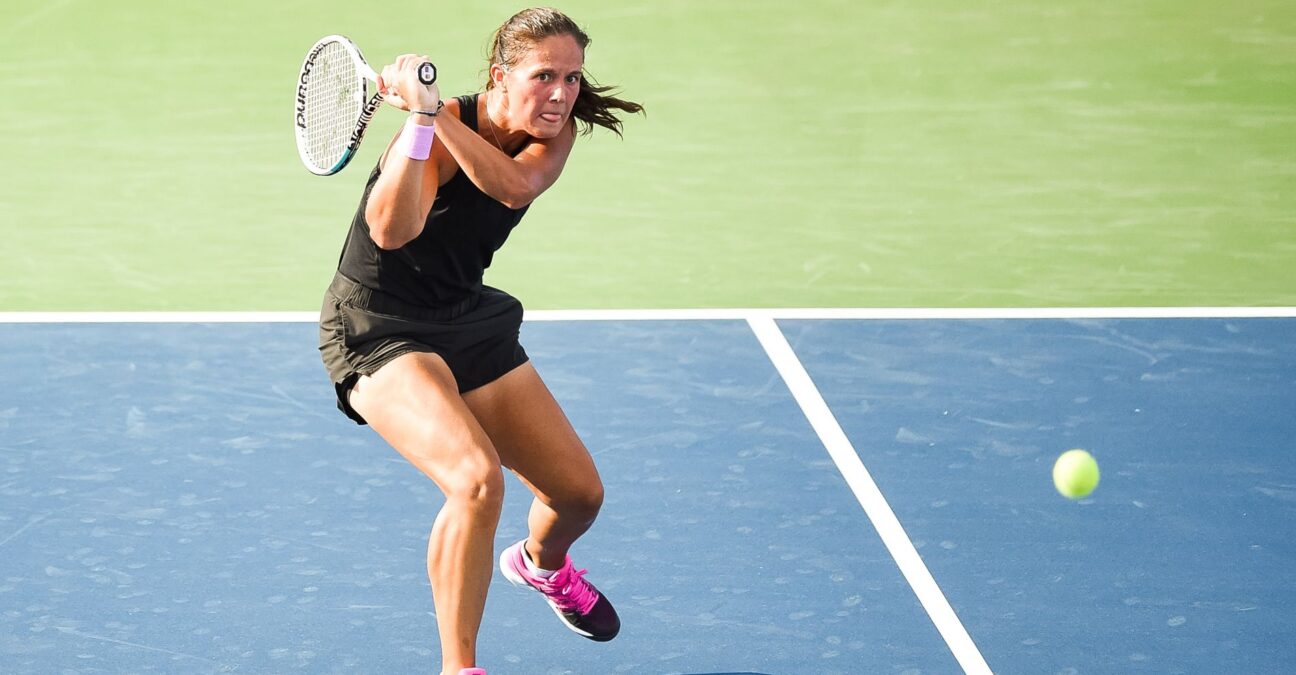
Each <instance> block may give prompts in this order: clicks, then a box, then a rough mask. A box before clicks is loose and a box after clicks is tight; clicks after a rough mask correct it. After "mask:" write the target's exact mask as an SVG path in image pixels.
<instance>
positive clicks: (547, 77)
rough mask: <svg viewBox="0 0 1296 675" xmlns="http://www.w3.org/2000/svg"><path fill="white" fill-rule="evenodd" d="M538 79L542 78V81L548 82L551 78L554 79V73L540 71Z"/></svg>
mask: <svg viewBox="0 0 1296 675" xmlns="http://www.w3.org/2000/svg"><path fill="white" fill-rule="evenodd" d="M536 79H538V80H540V81H541V82H548V81H549V80H551V79H553V75H550V74H549V73H540V74H539V75H537V76H536Z"/></svg>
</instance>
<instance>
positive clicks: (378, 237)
mask: <svg viewBox="0 0 1296 675" xmlns="http://www.w3.org/2000/svg"><path fill="white" fill-rule="evenodd" d="M365 222H366V223H367V224H368V225H369V238H370V239H372V240H373V243H374V245H375V246H377V247H378V248H380V249H382V250H384V251H395V250H396V249H398V248H400V247H402V246H404V245H405V244H408V243H409V242H410V240H412V239H413V237H410V236H405V234H406V233H405V232H404V228H400V227H397V226H396V225H395V223H394V222H393V218H392V217H391V214H389V213H382V212H381V211H379V210H366V211H365Z"/></svg>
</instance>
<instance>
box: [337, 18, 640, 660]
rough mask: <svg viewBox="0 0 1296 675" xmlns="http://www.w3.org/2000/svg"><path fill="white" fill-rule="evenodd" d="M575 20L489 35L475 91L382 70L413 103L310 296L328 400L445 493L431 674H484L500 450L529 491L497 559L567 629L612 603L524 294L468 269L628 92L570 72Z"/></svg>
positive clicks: (579, 39)
mask: <svg viewBox="0 0 1296 675" xmlns="http://www.w3.org/2000/svg"><path fill="white" fill-rule="evenodd" d="M588 44H589V37H588V36H587V35H586V34H585V33H584V31H582V30H581V28H580V27H579V26H578V25H577V24H576V23H575V22H573V21H572V20H571V19H570V18H568V17H567V16H565V15H563V14H562V13H560V12H558V11H556V10H553V9H528V10H525V11H523V12H520V13H518V14H517V15H515V16H513V17H512V18H510V19H509V20H508V21H506V22H505V23H504V25H502V26H501V27H500V28H499V30H498V31H496V33H495V36H494V41H493V43H492V46H491V49H490V58H489V81H488V82H487V83H486V90H485V92H483V93H480V94H472V95H467V96H460V97H458V98H456V99H453V100H449V101H446V102H445V103H444V106H443V105H442V102H441V100H440V93H439V91H438V90H437V87H436V86H435V85H431V86H425V85H423V84H422V83H420V82H419V80H418V77H417V74H416V69H417V67H418V65H419V64H420V63H422V62H423V61H426V60H428V59H427V57H425V56H420V55H414V54H408V55H405V56H401V57H399V58H397V59H396V61H395V62H394V63H392V64H391V65H388V66H386V67H385V68H383V69H382V72H381V74H380V77H379V88H380V89H381V90H382V91H384V93H386V94H387V99H386V100H387V101H388V102H389V103H392V104H393V105H395V106H396V107H397V108H400V109H401V110H405V111H408V112H410V116H409V119H408V120H407V122H406V124H405V126H404V128H403V130H402V131H401V132H400V133H399V135H398V136H397V137H396V138H395V139H394V140H393V142H392V143H391V145H389V146H388V149H387V151H386V152H385V153H384V154H383V157H382V158H381V159H380V160H379V162H378V165H377V166H376V167H375V168H374V170H373V172H372V174H371V175H370V176H369V181H368V183H367V185H366V187H365V191H364V196H363V197H362V198H361V200H360V205H359V208H358V209H356V213H355V216H354V218H353V220H352V223H351V229H350V232H349V233H348V235H347V240H346V244H345V246H344V248H343V251H342V256H341V260H340V262H339V264H338V273H337V275H336V277H335V278H334V280H333V282H332V284H331V285H330V286H329V289H328V293H327V294H326V295H325V298H324V306H323V308H322V311H321V315H320V351H321V352H322V355H323V359H324V363H325V365H326V367H327V369H328V371H329V374H330V377H331V378H332V380H333V382H334V384H335V387H336V389H337V397H338V407H339V408H340V409H341V410H342V411H343V412H344V413H345V414H346V415H347V416H348V417H350V418H351V419H353V420H355V421H356V422H357V423H360V424H368V425H370V426H371V427H372V428H373V429H374V430H375V431H377V432H378V434H379V435H381V436H382V437H383V438H384V439H385V440H386V441H387V442H388V443H390V444H391V445H392V447H394V448H395V449H396V450H397V451H398V452H399V453H400V454H401V455H403V456H404V457H405V458H406V459H407V460H409V461H410V463H412V464H413V465H414V466H415V467H417V468H418V469H419V470H420V471H422V472H423V473H424V474H426V475H427V476H428V477H429V478H431V479H432V480H433V481H434V482H435V483H436V484H437V486H438V487H439V488H440V489H441V491H442V492H443V493H444V494H445V505H444V507H443V508H442V509H441V512H440V513H439V514H437V517H436V520H435V522H434V524H433V526H432V534H431V537H430V539H429V541H428V554H427V568H428V577H429V579H430V580H431V582H432V594H433V602H434V605H435V608H436V616H437V624H438V630H439V633H440V638H441V653H442V673H446V674H449V675H456V674H458V675H465V674H472V675H480V674H481V673H485V671H484V670H482V669H480V668H477V667H476V666H477V661H476V647H477V632H478V628H479V627H480V625H481V619H482V612H483V609H484V606H485V603H486V590H487V587H488V585H489V583H490V576H491V568H492V563H493V560H494V554H493V546H494V538H495V529H496V525H497V524H498V521H499V517H500V510H501V505H502V502H503V492H504V481H503V475H502V471H501V467H508V468H509V469H511V470H512V471H514V472H515V473H516V474H517V475H518V477H519V478H520V479H521V480H522V482H523V483H525V484H526V485H527V486H528V487H529V488H530V489H531V491H532V492H534V493H535V500H534V502H533V503H532V505H531V510H530V514H529V517H528V521H527V522H528V526H529V532H528V536H527V537H526V538H525V539H523V540H522V541H519V542H517V543H516V544H513V545H512V546H510V547H508V548H507V549H505V550H504V552H503V555H502V556H501V557H500V559H499V564H500V568H501V570H502V572H503V574H504V576H505V577H506V578H508V580H509V581H511V582H513V583H514V584H517V585H520V586H523V587H526V588H529V589H533V590H535V591H538V592H539V593H540V594H541V595H542V596H543V597H544V598H545V599H546V600H547V601H548V603H549V604H550V606H551V607H552V608H553V610H554V612H555V613H556V614H558V616H559V617H560V618H561V619H562V620H563V621H564V622H565V624H566V625H567V626H568V627H569V628H570V629H571V630H573V631H575V632H577V633H579V634H580V635H583V636H585V637H587V638H590V639H592V640H599V641H604V640H610V639H612V638H613V637H615V636H616V634H617V632H618V630H619V629H620V619H619V618H618V617H617V613H616V610H614V609H613V608H612V604H611V603H610V602H609V601H608V599H607V598H606V597H604V596H603V594H602V593H600V592H599V591H598V589H597V588H595V587H594V585H593V584H591V583H590V582H589V581H588V580H586V579H585V578H584V574H585V572H586V571H585V570H582V569H576V568H575V567H574V566H573V565H572V561H571V558H570V557H569V556H568V550H569V549H570V548H571V546H572V543H573V542H575V541H576V539H577V538H578V537H580V536H581V535H582V534H584V533H585V531H586V530H588V529H589V527H590V525H591V524H592V523H593V522H594V519H595V517H596V516H597V515H598V512H599V509H600V507H601V505H602V502H603V485H602V482H601V481H600V479H599V475H598V471H597V470H596V469H595V466H594V462H593V460H592V459H591V457H590V454H589V452H588V451H587V450H586V449H585V446H584V445H583V444H582V443H581V440H580V438H578V437H577V435H576V432H575V431H574V430H573V428H572V425H571V423H570V422H569V421H568V420H567V417H566V416H565V415H564V414H563V411H562V410H561V409H560V408H559V406H558V403H557V402H556V401H555V399H554V397H553V395H552V394H550V392H549V390H548V388H547V387H546V386H545V384H544V382H543V381H541V379H540V375H539V374H537V372H536V370H535V368H534V367H532V365H531V364H530V363H528V360H527V355H526V352H525V351H524V350H523V349H522V346H521V345H520V344H519V342H518V331H519V327H520V325H521V322H522V305H521V304H520V303H519V302H518V301H517V300H516V299H514V298H513V297H512V296H510V295H508V294H507V293H504V292H503V291H500V290H496V289H494V288H490V287H488V286H484V285H482V273H483V271H484V270H485V269H486V267H487V266H489V265H490V262H491V257H492V255H493V253H494V252H495V251H496V250H498V249H499V247H500V246H501V245H503V244H504V240H505V239H506V238H507V237H508V235H509V232H510V230H512V229H513V227H514V226H516V225H517V224H518V221H519V220H520V219H521V218H522V215H523V214H524V213H526V210H527V208H528V206H529V205H530V204H531V202H533V201H534V200H535V199H536V198H537V197H539V196H540V195H541V194H542V193H543V192H544V191H545V190H546V189H548V188H549V186H551V185H553V184H554V181H556V180H558V176H559V174H561V173H562V170H563V165H564V164H565V163H566V161H567V156H568V154H569V153H570V152H571V149H572V145H573V143H574V142H575V140H576V136H577V133H576V132H577V127H578V126H580V127H582V130H583V131H584V132H585V133H589V132H590V131H592V129H593V127H594V126H601V127H605V128H607V129H610V130H612V131H614V132H616V133H617V134H618V135H620V133H621V131H620V130H621V122H620V120H619V119H618V117H617V111H620V112H626V113H635V112H640V111H642V109H643V108H642V106H640V105H639V104H637V103H632V102H629V101H624V100H621V99H618V98H615V97H613V96H611V95H609V94H608V93H607V92H608V91H609V90H610V89H611V88H610V87H600V86H597V85H595V84H593V83H591V82H590V81H589V79H588V78H587V77H586V76H585V75H584V64H585V47H586V46H587V45H588Z"/></svg>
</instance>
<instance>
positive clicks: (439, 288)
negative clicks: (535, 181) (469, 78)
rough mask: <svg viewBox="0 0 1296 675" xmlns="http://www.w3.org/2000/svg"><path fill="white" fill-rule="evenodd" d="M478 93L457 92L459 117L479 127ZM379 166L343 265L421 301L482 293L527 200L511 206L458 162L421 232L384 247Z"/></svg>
mask: <svg viewBox="0 0 1296 675" xmlns="http://www.w3.org/2000/svg"><path fill="white" fill-rule="evenodd" d="M478 96H479V95H478V94H471V95H467V96H460V97H458V101H459V119H460V120H462V121H463V123H464V124H465V125H466V126H467V127H468V128H469V129H472V130H473V131H476V130H477V97H478ZM380 173H381V172H380V167H379V166H375V167H374V170H373V172H372V173H371V174H369V182H368V183H367V184H366V185H365V191H364V197H363V198H361V200H360V206H359V208H357V209H356V213H355V217H354V218H353V219H352V220H351V231H350V232H348V233H347V240H346V244H345V246H343V248H342V257H341V259H340V260H339V261H338V271H339V272H341V273H342V274H343V275H345V276H347V277H349V278H351V279H352V280H354V281H356V282H358V283H359V284H360V285H362V286H366V287H368V288H371V289H374V290H377V291H381V292H383V293H385V294H387V295H390V296H393V297H395V298H396V299H398V300H401V301H404V302H405V303H407V304H411V305H415V306H419V307H445V306H448V305H453V304H456V303H459V302H461V301H463V300H464V299H466V298H468V297H470V296H473V295H476V294H477V293H479V292H480V291H481V286H482V274H483V273H484V272H485V270H486V268H487V267H490V263H491V258H492V257H494V255H495V251H498V250H499V248H500V247H501V246H503V245H504V241H505V240H506V239H508V236H509V233H510V232H512V230H513V228H514V227H515V226H517V224H518V221H520V220H522V215H523V214H524V213H526V210H527V207H525V206H524V207H522V208H520V209H516V210H515V209H510V208H509V207H507V206H504V205H503V204H502V203H500V202H498V201H496V200H495V199H493V198H491V197H490V196H488V195H487V194H486V193H484V192H482V191H481V190H480V189H479V188H478V187H477V186H476V185H474V184H473V182H472V181H471V180H469V178H468V175H467V174H466V173H465V172H464V171H463V169H459V171H458V172H457V173H455V175H454V177H453V178H451V179H450V180H449V181H447V182H446V184H445V185H442V186H441V187H440V188H439V189H438V190H437V195H436V200H435V201H434V202H433V203H432V210H431V211H429V212H428V217H427V221H426V222H425V223H424V225H423V231H422V232H421V233H420V234H419V236H418V237H416V238H415V239H414V240H413V241H411V242H409V243H407V244H405V245H404V246H402V247H400V248H398V249H396V250H394V251H385V250H383V249H380V248H378V245H377V244H375V243H374V242H373V239H372V238H370V236H369V223H368V222H366V221H365V215H364V214H365V207H366V205H368V203H369V193H370V192H371V191H372V190H373V186H374V183H375V182H377V181H378V176H379V175H380Z"/></svg>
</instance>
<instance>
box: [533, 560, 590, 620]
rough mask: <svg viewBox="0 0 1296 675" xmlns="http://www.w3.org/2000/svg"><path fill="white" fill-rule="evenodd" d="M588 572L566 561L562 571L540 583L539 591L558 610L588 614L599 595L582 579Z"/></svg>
mask: <svg viewBox="0 0 1296 675" xmlns="http://www.w3.org/2000/svg"><path fill="white" fill-rule="evenodd" d="M588 571H589V570H578V569H575V568H574V567H573V566H572V564H571V560H570V559H568V561H567V564H566V565H563V568H562V569H560V570H558V571H557V572H555V573H554V575H553V576H552V577H550V578H549V579H547V580H543V581H542V582H541V589H542V590H543V591H544V594H545V596H547V597H548V598H549V599H550V600H553V603H554V605H556V606H557V607H558V609H559V610H561V611H564V612H570V611H572V610H576V611H577V612H580V613H581V615H585V614H589V613H590V610H591V609H594V604H595V603H597V602H598V599H599V594H598V591H596V590H594V586H593V585H591V584H590V582H588V581H585V580H584V579H583V578H582V577H584V576H585V573H586V572H588Z"/></svg>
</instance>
